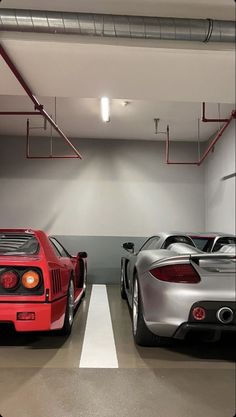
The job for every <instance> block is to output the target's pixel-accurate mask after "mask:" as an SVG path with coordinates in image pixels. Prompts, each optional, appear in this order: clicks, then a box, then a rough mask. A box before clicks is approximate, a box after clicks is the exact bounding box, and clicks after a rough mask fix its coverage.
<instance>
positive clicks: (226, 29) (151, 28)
mask: <svg viewBox="0 0 236 417" xmlns="http://www.w3.org/2000/svg"><path fill="white" fill-rule="evenodd" d="M0 30H1V31H20V32H36V33H60V34H77V35H87V36H97V37H116V38H136V39H137V38H138V39H159V40H176V41H197V42H230V43H233V42H235V23H234V21H227V20H212V19H182V18H172V17H169V18H164V17H148V16H122V15H111V14H94V13H68V12H55V11H38V10H17V9H1V10H0Z"/></svg>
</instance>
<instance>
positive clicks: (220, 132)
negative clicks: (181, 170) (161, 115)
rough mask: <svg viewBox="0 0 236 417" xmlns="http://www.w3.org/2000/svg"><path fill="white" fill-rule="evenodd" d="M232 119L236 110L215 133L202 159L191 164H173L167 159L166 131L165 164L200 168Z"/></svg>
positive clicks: (168, 139)
mask: <svg viewBox="0 0 236 417" xmlns="http://www.w3.org/2000/svg"><path fill="white" fill-rule="evenodd" d="M233 119H236V110H233V111H232V113H231V116H230V117H229V118H228V119H226V122H225V123H224V125H223V126H222V127H221V129H220V130H219V131H218V132H217V133H216V136H215V137H214V139H213V140H212V141H211V143H210V145H209V146H208V147H207V149H206V150H205V152H204V154H203V155H202V157H201V158H200V159H199V160H198V161H193V162H182V161H181V162H174V161H170V159H169V152H170V137H169V130H168V131H167V139H166V163H167V164H169V165H198V166H200V165H201V164H202V163H203V161H204V160H205V159H206V157H207V155H208V154H209V153H210V151H211V150H212V149H213V148H214V146H215V144H216V143H217V142H218V140H219V139H220V138H221V136H222V135H223V133H224V131H225V130H226V129H227V127H228V126H229V124H230V123H231V122H232V120H233Z"/></svg>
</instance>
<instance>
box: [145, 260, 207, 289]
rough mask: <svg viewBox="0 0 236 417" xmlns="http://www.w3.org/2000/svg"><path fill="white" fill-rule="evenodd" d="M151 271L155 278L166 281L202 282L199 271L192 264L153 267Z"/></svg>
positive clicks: (181, 282)
mask: <svg viewBox="0 0 236 417" xmlns="http://www.w3.org/2000/svg"><path fill="white" fill-rule="evenodd" d="M150 273H151V274H152V275H153V276H154V277H155V278H157V279H159V280H161V281H166V282H176V283H179V284H197V283H198V282H200V277H199V275H198V273H197V271H196V270H195V269H194V268H193V266H192V265H190V264H176V265H167V266H160V267H158V268H154V269H151V270H150Z"/></svg>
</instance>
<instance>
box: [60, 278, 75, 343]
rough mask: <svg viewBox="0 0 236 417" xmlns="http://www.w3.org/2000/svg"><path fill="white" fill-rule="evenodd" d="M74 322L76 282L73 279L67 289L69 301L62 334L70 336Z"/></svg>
mask: <svg viewBox="0 0 236 417" xmlns="http://www.w3.org/2000/svg"><path fill="white" fill-rule="evenodd" d="M73 322H74V282H73V279H71V280H70V282H69V287H68V291H67V303H66V312H65V319H64V324H63V327H62V329H61V334H62V335H64V336H69V335H70V333H71V329H72V326H73Z"/></svg>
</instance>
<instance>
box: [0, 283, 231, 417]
mask: <svg viewBox="0 0 236 417" xmlns="http://www.w3.org/2000/svg"><path fill="white" fill-rule="evenodd" d="M90 294H91V290H90V289H89V291H88V294H87V296H86V299H85V300H83V301H82V302H81V304H80V306H79V309H78V311H77V313H76V317H75V323H74V328H73V333H72V335H71V337H70V338H69V339H67V340H64V339H63V338H62V337H61V336H59V335H57V334H50V335H48V334H37V335H36V334H35V335H33V334H31V335H29V334H16V333H14V332H10V331H9V330H6V329H1V330H0V368H1V370H0V415H2V417H47V416H48V417H98V416H99V417H111V416H114V417H126V416H127V417H128V416H129V417H132V416H135V417H144V416H145V417H199V416H204V417H233V415H234V414H235V365H234V362H235V344H234V342H235V341H234V340H233V338H232V337H231V338H230V337H227V339H226V338H225V339H224V340H222V341H221V342H219V343H217V344H204V343H199V342H196V341H195V342H194V341H193V340H192V341H188V342H186V343H182V342H175V343H174V344H173V345H171V347H168V348H140V347H137V346H135V345H134V343H133V340H132V335H131V320H130V314H129V309H128V306H127V304H126V302H125V301H122V300H121V299H120V296H119V288H118V286H108V287H107V294H108V300H109V306H110V312H111V322H112V327H111V329H112V328H113V334H112V337H113V335H114V338H113V340H114V341H115V344H114V346H115V352H114V355H115V356H116V358H117V365H116V364H115V362H113V363H111V365H110V367H107V368H106V367H105V366H104V367H102V363H99V364H98V368H89V367H87V366H89V360H90V359H88V358H89V356H86V358H87V360H88V363H87V365H86V364H85V365H83V364H84V363H85V360H83V361H82V358H81V354H82V346H83V341H84V335H85V334H86V332H87V329H86V319H87V313H88V307H89V301H90ZM100 307H101V308H103V307H102V306H101V305H100ZM98 310H99V309H98ZM99 311H100V313H99V314H102V313H101V311H102V310H101V309H100V310H99ZM104 314H105V313H104ZM108 316H109V315H108ZM102 320H103V319H102V317H101V316H99V315H98V317H97V321H96V323H94V326H95V327H96V332H97V334H99V332H98V330H99V325H102V326H106V324H103V321H102ZM90 326H92V316H91V317H90ZM102 326H101V327H102ZM85 330H86V331H85ZM90 330H91V329H90ZM6 332H7V333H6ZM107 332H108V333H109V329H108V330H107ZM108 336H109V334H108ZM110 336H111V335H110ZM110 336H109V337H110ZM86 338H87V340H89V339H88V338H89V335H88V334H87V336H86ZM85 345H86V343H84V347H83V350H84V349H85ZM89 345H90V346H94V355H92V353H91V351H90V355H92V356H94V357H96V355H97V351H96V349H97V348H98V347H99V346H98V345H99V343H98V344H97V343H96V342H95V341H91V343H90V344H89ZM107 348H109V349H110V347H109V345H108V344H107V343H104V351H106V349H107ZM111 349H112V348H111ZM83 355H85V352H83ZM92 356H91V358H92ZM108 356H109V354H108V355H105V356H104V359H101V358H100V359H101V360H104V361H105V362H104V363H106V360H107V357H108ZM84 357H85V356H84ZM108 363H109V361H108ZM81 366H84V367H81ZM107 366H109V365H107ZM116 366H117V367H116Z"/></svg>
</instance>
